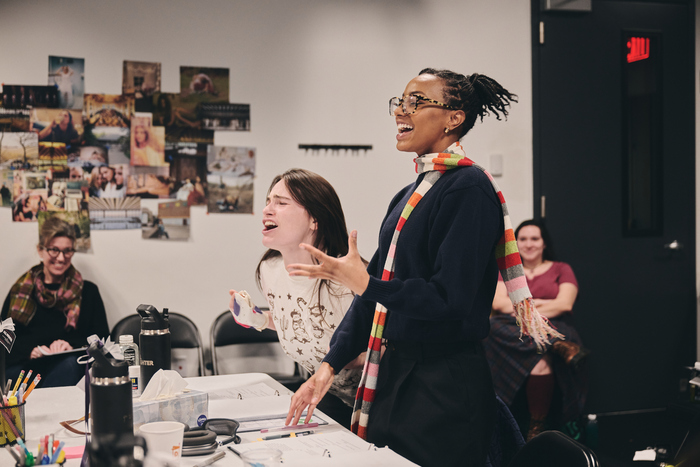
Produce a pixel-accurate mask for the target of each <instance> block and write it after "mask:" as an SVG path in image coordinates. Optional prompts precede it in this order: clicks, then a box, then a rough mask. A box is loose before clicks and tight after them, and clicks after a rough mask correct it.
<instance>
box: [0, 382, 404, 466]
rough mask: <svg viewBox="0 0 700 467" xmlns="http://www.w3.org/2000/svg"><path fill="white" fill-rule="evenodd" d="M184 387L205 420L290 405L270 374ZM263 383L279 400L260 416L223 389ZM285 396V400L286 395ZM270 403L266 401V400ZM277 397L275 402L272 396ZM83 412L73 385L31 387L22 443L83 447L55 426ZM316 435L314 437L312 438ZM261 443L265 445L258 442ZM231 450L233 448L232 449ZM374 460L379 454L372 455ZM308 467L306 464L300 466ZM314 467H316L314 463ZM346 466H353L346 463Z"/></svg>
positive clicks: (251, 437) (228, 462)
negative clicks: (200, 404)
mask: <svg viewBox="0 0 700 467" xmlns="http://www.w3.org/2000/svg"><path fill="white" fill-rule="evenodd" d="M186 381H187V383H188V385H187V387H188V388H189V389H195V390H199V391H203V392H206V393H208V394H209V409H208V412H209V417H210V418H245V417H250V416H254V415H271V414H273V413H276V414H279V413H283V412H286V411H287V409H288V406H289V402H288V400H289V399H288V396H289V395H291V394H292V393H291V392H290V391H289V390H288V389H287V388H286V387H284V386H283V385H282V384H280V383H278V382H277V381H275V380H274V379H272V378H271V377H270V376H268V375H266V374H263V373H246V374H238V375H222V376H204V377H199V378H186ZM261 383H262V384H265V385H267V386H269V387H270V388H272V389H274V390H277V391H278V392H279V393H280V395H281V396H282V397H280V398H279V402H277V401H272V402H273V403H271V404H269V402H270V401H268V405H270V406H269V407H266V408H265V409H264V410H269V411H270V412H268V413H260V410H261V409H260V407H259V406H255V404H254V400H250V401H248V402H246V401H239V400H234V399H233V398H232V397H230V396H229V394H227V391H228V390H231V389H234V388H241V387H245V386H251V385H255V384H261ZM285 396H287V397H285ZM268 399H269V398H268ZM275 399H277V398H275ZM84 411H85V394H84V392H83V391H82V390H81V389H80V388H78V387H76V386H69V387H61V388H48V389H41V388H37V389H35V390H34V391H33V392H32V394H31V396H30V397H29V398H28V399H27V407H26V413H25V430H26V440H27V442H26V444H27V446H28V447H29V449H31V450H33V451H34V452H35V453H36V449H37V445H38V443H39V439H40V438H41V437H42V436H45V435H49V434H51V433H53V434H54V437H55V439H59V440H61V441H64V442H65V445H66V446H83V445H84V444H85V436H82V435H77V434H74V433H71V432H69V431H68V430H66V429H64V428H63V427H62V426H61V425H60V424H59V422H61V421H65V420H75V419H78V418H80V417H82V416H83V415H84ZM318 413H319V415H321V416H322V417H323V418H324V419H326V420H327V421H328V425H323V426H321V427H319V428H318V429H317V430H319V431H321V430H322V432H323V434H328V433H334V432H339V431H340V432H345V433H348V431H347V430H346V429H345V428H343V427H342V426H341V425H339V424H338V423H336V422H335V421H334V420H332V419H330V418H329V417H327V416H326V415H325V414H322V413H320V412H318ZM83 427H84V425H82V424H78V425H76V428H77V429H79V430H82V429H83ZM239 435H240V437H241V439H242V444H243V443H251V442H254V441H256V439H257V438H259V437H260V436H261V435H260V433H258V432H249V433H240V434H239ZM314 436H317V435H314ZM260 444H261V445H262V444H264V442H263V443H260ZM232 446H234V448H235V446H236V445H232ZM226 453H227V454H226V457H224V458H223V459H221V460H219V461H217V462H216V463H215V464H213V465H214V467H235V466H242V465H243V462H242V461H241V460H240V459H239V458H238V457H237V456H235V455H234V454H233V453H232V452H230V451H228V450H226ZM390 454H391V455H393V456H396V457H398V456H397V455H396V454H394V453H393V452H392V453H390ZM382 455H388V453H382ZM376 456H377V457H378V456H379V455H376ZM208 457H209V456H197V457H183V458H182V461H181V464H180V465H181V467H192V466H194V465H195V464H197V463H198V462H202V460H204V459H206V458H208ZM10 459H11V456H10V454H9V453H8V452H6V451H5V450H4V449H1V450H0V465H8V466H9V465H11V464H10V463H9V462H8V461H9V460H10ZM391 460H392V462H391V465H399V464H401V463H402V462H401V461H405V459H402V458H399V464H397V463H395V462H393V461H395V460H396V459H394V458H392V459H391ZM330 461H331V459H319V464H318V465H345V463H344V462H341V459H338V458H336V459H333V461H332V462H330ZM377 461H378V463H377V464H376V465H382V464H381V463H380V462H379V461H380V459H379V457H378V458H377ZM381 462H383V463H384V465H387V464H386V463H385V462H386V461H381ZM305 464H306V465H309V464H308V463H305ZM65 465H66V466H67V467H73V466H76V467H77V466H79V465H80V459H70V460H68V461H67V462H66V464H65ZM314 465H315V464H314ZM348 465H352V464H350V463H348ZM354 465H357V463H355V464H354ZM370 465H374V464H372V463H369V464H368V463H364V464H363V466H364V467H369V466H370ZM405 465H412V464H410V463H409V462H408V461H405Z"/></svg>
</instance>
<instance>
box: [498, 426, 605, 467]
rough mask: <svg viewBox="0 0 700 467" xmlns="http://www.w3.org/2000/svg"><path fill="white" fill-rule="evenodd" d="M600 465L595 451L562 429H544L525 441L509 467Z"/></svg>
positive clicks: (584, 466) (592, 466) (578, 466)
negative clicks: (567, 434)
mask: <svg viewBox="0 0 700 467" xmlns="http://www.w3.org/2000/svg"><path fill="white" fill-rule="evenodd" d="M564 465H565V466H567V467H598V465H599V464H598V458H597V457H596V455H595V453H594V452H593V451H592V450H591V449H590V448H588V447H586V446H584V445H583V444H581V443H579V442H577V441H575V440H573V439H571V438H569V437H568V436H566V435H565V434H564V433H562V432H560V431H544V432H542V433H540V434H539V435H537V436H535V437H534V438H532V439H531V440H530V441H528V442H527V443H525V446H523V447H522V449H520V451H518V453H517V454H516V455H515V458H514V459H513V460H512V461H511V463H510V464H508V467H560V466H564Z"/></svg>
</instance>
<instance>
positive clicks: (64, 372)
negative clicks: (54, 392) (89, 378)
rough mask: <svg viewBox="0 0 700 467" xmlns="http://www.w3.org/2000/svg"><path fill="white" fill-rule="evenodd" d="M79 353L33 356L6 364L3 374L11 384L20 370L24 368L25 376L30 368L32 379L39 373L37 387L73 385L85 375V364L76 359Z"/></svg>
mask: <svg viewBox="0 0 700 467" xmlns="http://www.w3.org/2000/svg"><path fill="white" fill-rule="evenodd" d="M79 356H80V355H78V354H70V355H66V356H63V357H60V356H56V357H51V356H49V357H42V358H33V359H31V360H27V361H25V362H23V363H17V364H15V365H11V366H8V367H7V369H5V376H6V377H7V378H8V379H9V378H12V381H13V383H12V385H13V386H14V384H15V383H14V381H17V377H18V376H19V373H20V372H21V371H22V370H25V372H24V373H25V376H26V375H27V373H28V372H29V370H32V379H34V378H35V377H36V375H37V374H40V375H41V381H40V382H39V384H38V385H37V387H41V388H52V387H57V386H75V385H76V384H78V382H79V381H80V378H82V377H83V376H85V365H81V364H79V363H78V362H77V361H76V359H77V358H78V357H79Z"/></svg>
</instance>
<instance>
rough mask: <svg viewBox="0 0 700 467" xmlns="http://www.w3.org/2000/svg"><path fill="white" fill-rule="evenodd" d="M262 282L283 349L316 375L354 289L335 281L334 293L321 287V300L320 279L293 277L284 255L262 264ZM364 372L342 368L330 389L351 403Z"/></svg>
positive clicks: (332, 392)
mask: <svg viewBox="0 0 700 467" xmlns="http://www.w3.org/2000/svg"><path fill="white" fill-rule="evenodd" d="M260 282H261V285H262V292H263V295H265V298H266V299H267V303H268V305H269V307H270V312H271V314H272V319H273V321H274V323H275V327H276V328H277V335H278V337H279V341H280V344H281V345H282V349H284V351H285V353H286V354H287V355H289V356H290V357H291V358H292V360H294V361H295V362H297V363H299V364H300V365H301V366H302V367H304V368H305V369H306V370H307V371H308V372H309V373H311V374H314V373H315V372H316V370H317V369H318V367H319V366H321V362H322V361H323V357H325V356H326V352H328V347H329V343H330V340H331V336H332V335H333V331H334V330H335V329H336V328H337V327H338V324H340V322H341V321H342V319H343V316H345V312H346V311H347V309H348V308H349V307H350V304H351V303H352V300H353V298H354V295H353V293H352V291H350V290H349V289H348V288H346V287H344V286H342V285H339V284H335V283H332V284H331V287H332V289H333V290H332V292H329V290H328V288H327V287H326V286H321V295H320V300H319V289H318V284H319V282H320V281H319V280H314V279H308V278H306V277H291V276H290V275H289V274H288V273H287V270H286V269H285V268H284V261H283V260H282V257H276V258H271V259H269V260H267V261H265V262H264V263H262V265H261V266H260ZM368 339H369V336H368ZM361 375H362V370H361V369H354V370H341V371H340V372H338V374H337V375H336V377H335V379H334V380H333V385H332V386H331V388H330V390H329V391H330V392H331V394H334V395H335V396H337V397H339V398H340V399H341V400H342V401H343V402H345V403H346V404H347V405H349V406H352V405H353V404H354V400H355V394H356V393H357V385H358V383H359V381H360V376H361Z"/></svg>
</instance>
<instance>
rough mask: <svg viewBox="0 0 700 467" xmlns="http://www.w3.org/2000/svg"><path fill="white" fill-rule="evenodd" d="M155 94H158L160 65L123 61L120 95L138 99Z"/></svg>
mask: <svg viewBox="0 0 700 467" xmlns="http://www.w3.org/2000/svg"><path fill="white" fill-rule="evenodd" d="M155 92H160V63H157V62H134V61H129V60H124V72H123V73H122V94H133V95H134V96H135V97H136V98H137V99H140V98H143V97H145V96H150V95H152V94H153V93H155Z"/></svg>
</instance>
